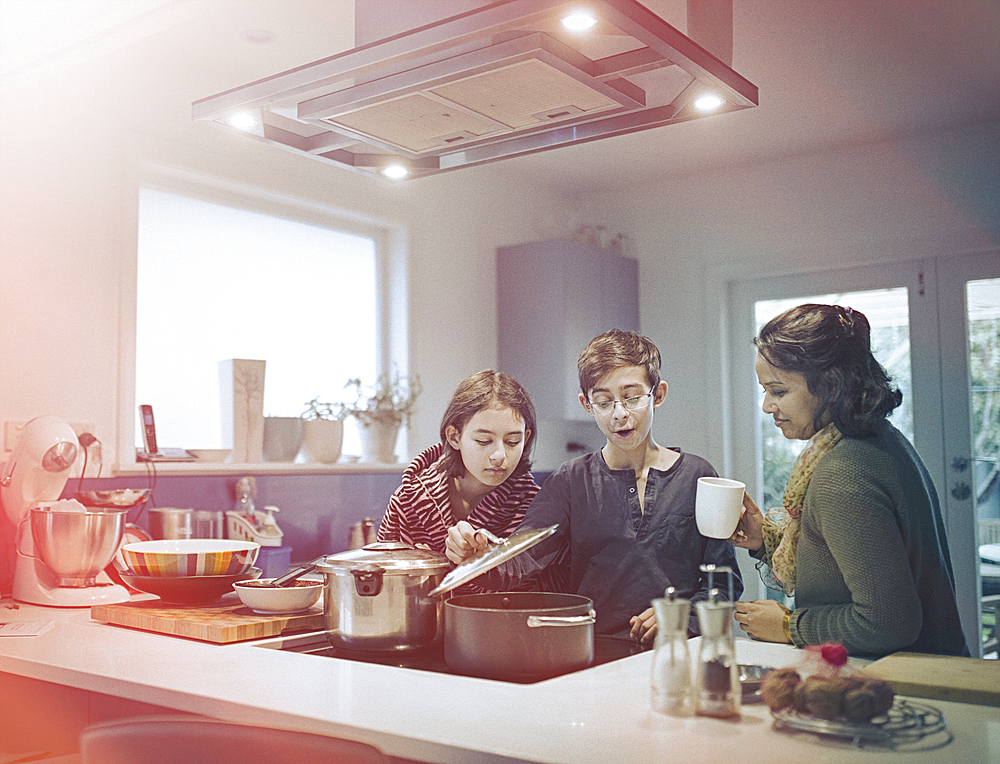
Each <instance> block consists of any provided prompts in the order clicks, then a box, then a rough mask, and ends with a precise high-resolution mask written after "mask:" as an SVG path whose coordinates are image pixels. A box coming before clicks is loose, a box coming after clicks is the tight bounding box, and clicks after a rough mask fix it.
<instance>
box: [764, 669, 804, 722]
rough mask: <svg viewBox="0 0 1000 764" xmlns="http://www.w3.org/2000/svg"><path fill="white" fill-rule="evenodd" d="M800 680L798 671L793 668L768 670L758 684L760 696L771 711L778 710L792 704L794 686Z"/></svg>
mask: <svg viewBox="0 0 1000 764" xmlns="http://www.w3.org/2000/svg"><path fill="white" fill-rule="evenodd" d="M801 681H802V677H800V676H799V672H798V671H796V670H795V669H793V668H781V669H775V670H774V671H770V672H768V673H767V675H766V676H765V677H764V681H763V682H761V685H760V696H761V698H763V700H764V702H765V703H767V707H768V708H770V709H771V710H772V711H780V710H781V709H782V708H788V706H790V705H792V698H793V697H794V695H795V688H796V687H797V686H798V685H799V683H800V682H801Z"/></svg>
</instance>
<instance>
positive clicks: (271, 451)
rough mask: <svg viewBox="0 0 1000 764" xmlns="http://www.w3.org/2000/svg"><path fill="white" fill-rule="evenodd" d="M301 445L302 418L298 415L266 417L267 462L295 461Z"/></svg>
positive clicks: (265, 453) (265, 454)
mask: <svg viewBox="0 0 1000 764" xmlns="http://www.w3.org/2000/svg"><path fill="white" fill-rule="evenodd" d="M301 446H302V419H301V418H299V417H297V416H268V417H264V461H265V462H294V461H295V456H296V455H297V454H298V453H299V448H300V447H301Z"/></svg>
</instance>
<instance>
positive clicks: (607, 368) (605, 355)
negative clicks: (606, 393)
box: [576, 329, 660, 398]
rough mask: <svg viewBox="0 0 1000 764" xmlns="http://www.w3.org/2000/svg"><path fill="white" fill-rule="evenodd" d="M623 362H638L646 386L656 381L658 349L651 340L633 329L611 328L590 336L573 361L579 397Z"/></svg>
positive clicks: (629, 363)
mask: <svg viewBox="0 0 1000 764" xmlns="http://www.w3.org/2000/svg"><path fill="white" fill-rule="evenodd" d="M623 366H641V367H642V369H643V371H645V372H646V381H647V382H649V389H650V390H655V389H656V386H657V385H659V384H660V351H659V350H657V348H656V345H654V344H653V341H652V340H651V339H649V337H644V336H642V335H641V334H639V333H637V332H623V331H621V330H620V329H612V330H611V331H610V332H605V333H604V334H601V335H598V336H597V337H594V339H592V340H591V341H590V342H589V343H588V344H587V347H585V348H584V349H583V352H582V353H580V358H579V359H578V360H577V362H576V369H577V373H578V374H579V377H580V390H581V391H582V392H583V397H584V398H588V397H589V396H590V391H591V390H593V389H594V388H595V387H597V383H598V382H599V381H600V380H601V378H602V377H604V376H606V375H607V374H609V373H610V372H612V371H614V370H615V369H620V368H622V367H623Z"/></svg>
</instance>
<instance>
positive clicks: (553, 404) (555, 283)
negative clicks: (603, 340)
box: [497, 239, 639, 420]
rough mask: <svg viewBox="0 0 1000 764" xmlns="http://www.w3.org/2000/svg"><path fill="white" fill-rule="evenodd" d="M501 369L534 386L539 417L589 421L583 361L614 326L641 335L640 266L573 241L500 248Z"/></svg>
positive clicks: (498, 259) (498, 318)
mask: <svg viewBox="0 0 1000 764" xmlns="http://www.w3.org/2000/svg"><path fill="white" fill-rule="evenodd" d="M497 322H498V340H497V353H498V358H499V367H500V371H503V372H506V373H507V374H510V375H511V376H512V377H514V378H515V379H516V380H517V381H518V382H520V383H521V384H522V385H524V387H525V388H527V390H528V392H529V393H530V394H531V398H532V400H533V402H534V404H535V408H536V409H537V411H538V416H539V418H553V419H559V418H564V419H574V420H583V419H588V418H589V417H588V415H587V412H586V411H584V409H583V407H582V406H581V405H580V402H579V400H578V399H577V395H578V394H579V392H580V390H579V382H578V381H577V373H576V361H577V358H579V357H580V353H581V351H582V350H583V349H584V347H586V345H587V343H588V342H590V340H592V339H593V338H594V337H596V336H597V335H598V334H601V333H602V332H606V331H608V330H610V329H632V330H635V331H638V330H639V266H638V263H637V262H636V261H635V260H633V259H632V258H629V257H623V256H622V255H619V254H615V253H613V252H607V251H605V250H602V249H597V248H595V247H589V246H586V245H584V244H578V243H576V242H573V241H569V240H565V239H554V240H552V241H539V242H531V243H528V244H516V245H512V246H508V247H500V248H499V249H498V250H497Z"/></svg>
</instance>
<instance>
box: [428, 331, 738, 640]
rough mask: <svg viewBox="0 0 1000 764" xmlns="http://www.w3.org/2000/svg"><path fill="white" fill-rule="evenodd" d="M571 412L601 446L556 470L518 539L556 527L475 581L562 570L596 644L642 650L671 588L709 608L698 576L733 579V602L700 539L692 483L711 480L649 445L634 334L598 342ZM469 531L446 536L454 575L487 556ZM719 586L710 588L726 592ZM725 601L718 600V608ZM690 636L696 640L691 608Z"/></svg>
mask: <svg viewBox="0 0 1000 764" xmlns="http://www.w3.org/2000/svg"><path fill="white" fill-rule="evenodd" d="M577 370H578V373H579V378H580V390H581V392H580V403H581V404H582V405H583V407H584V408H585V409H586V410H587V412H588V413H589V414H590V415H591V416H592V417H594V420H595V421H596V422H597V426H598V427H599V428H600V430H601V432H602V433H603V434H604V436H605V437H606V438H607V443H606V444H605V445H604V447H603V448H601V450H600V451H596V452H594V453H592V454H587V455H586V456H581V457H578V458H576V459H572V460H571V461H569V462H567V463H565V464H563V465H562V466H561V467H559V468H558V469H557V470H556V471H555V472H554V473H552V475H551V477H549V479H548V480H547V481H546V482H545V485H544V486H543V487H542V489H541V491H539V493H538V495H537V496H536V497H535V499H534V501H533V502H532V504H531V506H530V507H529V508H528V510H527V513H526V514H525V517H524V520H523V521H522V522H521V525H520V527H519V530H526V529H529V528H543V527H546V526H549V525H558V527H559V528H558V530H557V531H556V533H554V534H553V535H552V536H550V537H549V538H547V539H546V540H544V541H542V542H540V543H539V544H537V545H536V546H534V547H532V548H531V549H529V550H528V551H526V552H523V553H521V554H519V555H517V556H516V557H513V558H511V559H510V560H508V561H506V562H504V563H503V564H501V565H500V566H498V567H496V568H494V569H493V570H491V571H489V572H487V573H484V574H483V575H482V576H481V577H480V583H481V584H483V585H486V586H488V587H489V588H491V589H497V590H500V591H505V590H510V589H513V588H514V587H515V586H517V585H518V584H523V583H524V582H525V581H528V580H531V579H533V578H536V577H537V576H538V575H539V574H540V573H541V571H543V570H544V569H545V568H546V567H547V566H549V565H552V564H553V563H558V562H559V561H560V560H565V563H562V564H565V565H567V566H568V571H567V579H568V588H567V591H569V592H572V593H575V594H580V595H583V596H585V597H589V598H590V599H592V600H593V601H594V609H595V610H596V611H597V624H596V626H595V631H596V632H597V633H598V634H625V633H628V634H630V635H631V636H632V637H634V638H636V639H640V640H641V641H642V642H644V643H649V642H651V641H652V640H653V637H654V636H655V634H656V619H655V616H654V615H653V610H652V607H651V606H650V602H651V601H652V600H653V599H655V598H657V597H662V596H664V590H665V589H666V588H667V587H668V586H673V587H674V588H675V589H676V592H677V596H678V597H683V598H687V599H691V600H692V601H694V602H697V601H700V600H705V599H707V597H708V580H707V576H706V575H705V574H704V573H702V572H701V571H700V570H699V567H700V566H701V565H702V564H708V563H711V564H715V565H718V566H723V565H724V566H727V567H729V568H731V569H732V571H733V588H734V591H733V599H734V600H735V599H739V597H740V595H741V594H742V593H743V582H742V580H741V579H740V577H739V569H738V568H737V565H736V556H735V554H734V552H733V548H732V547H731V546H730V545H729V544H728V543H727V542H726V541H725V540H719V539H709V538H706V537H704V536H702V535H701V534H700V533H698V528H697V525H696V523H695V517H694V498H695V488H696V486H697V482H698V478H700V477H708V476H715V475H716V472H715V470H714V469H713V468H712V465H710V464H709V463H708V462H707V461H705V460H704V459H702V458H701V457H699V456H695V455H693V454H685V453H682V452H681V451H680V450H679V449H675V448H664V447H663V446H659V445H657V444H656V442H655V441H654V440H653V435H652V427H653V413H654V411H655V409H656V408H658V407H659V406H660V405H661V404H662V403H663V401H664V400H666V397H667V383H666V382H664V381H662V380H661V379H660V352H659V350H657V348H656V346H655V345H654V344H653V343H652V342H651V341H650V340H649V339H648V338H646V337H643V336H642V335H639V334H636V333H635V332H623V331H617V330H614V331H610V332H606V333H605V334H602V335H600V336H598V337H595V338H594V339H593V340H591V342H590V344H588V345H587V347H586V348H585V349H584V351H583V353H581V354H580V358H579V360H578V361H577ZM486 545H487V544H486V540H485V539H484V538H483V537H482V536H481V535H477V534H476V532H475V529H474V528H473V527H472V526H471V525H469V524H468V523H466V522H459V523H458V524H457V525H455V526H453V527H452V528H449V530H448V541H447V545H446V554H447V555H448V558H449V559H451V561H452V562H455V563H459V562H461V561H462V560H464V559H466V558H468V557H469V556H471V555H472V554H473V553H474V552H475V551H477V550H479V549H482V548H484V547H485V546H486ZM725 582H726V577H725V576H721V577H719V576H717V581H716V583H717V585H720V586H721V587H725ZM726 594H727V593H725V592H724V593H723V596H726ZM688 632H689V634H692V635H697V634H698V622H697V617H696V615H695V613H694V608H692V614H691V620H690V622H689V624H688Z"/></svg>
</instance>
